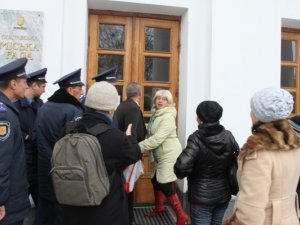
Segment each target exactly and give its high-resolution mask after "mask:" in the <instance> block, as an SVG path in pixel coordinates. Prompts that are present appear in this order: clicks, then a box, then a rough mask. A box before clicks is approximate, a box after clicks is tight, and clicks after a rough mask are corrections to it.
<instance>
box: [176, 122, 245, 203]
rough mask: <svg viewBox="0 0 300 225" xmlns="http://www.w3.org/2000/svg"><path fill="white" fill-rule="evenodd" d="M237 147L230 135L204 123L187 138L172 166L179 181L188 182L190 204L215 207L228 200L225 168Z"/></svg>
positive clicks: (221, 128) (217, 125)
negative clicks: (185, 178)
mask: <svg viewBox="0 0 300 225" xmlns="http://www.w3.org/2000/svg"><path fill="white" fill-rule="evenodd" d="M238 149H239V147H238V144H237V142H236V141H235V139H234V137H233V135H232V134H231V132H230V131H227V130H225V129H224V127H223V126H221V125H220V124H219V122H217V123H203V124H201V125H199V127H198V130H197V131H195V132H194V133H193V134H192V135H190V136H189V138H188V142H187V146H186V148H185V149H184V150H183V152H182V153H181V154H180V156H179V157H178V159H177V161H176V164H175V165H174V172H175V174H176V175H177V177H178V178H180V179H182V178H184V177H186V176H187V178H188V198H189V202H190V203H194V204H200V205H206V206H218V205H222V204H225V203H226V202H228V201H229V200H230V198H231V194H230V188H229V181H228V176H227V171H228V168H229V167H230V164H231V159H232V156H233V152H234V151H238Z"/></svg>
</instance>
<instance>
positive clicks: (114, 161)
mask: <svg viewBox="0 0 300 225" xmlns="http://www.w3.org/2000/svg"><path fill="white" fill-rule="evenodd" d="M117 102H118V93H117V90H116V88H115V87H114V86H113V85H112V84H110V83H108V82H106V81H101V82H96V83H94V84H93V85H92V86H91V87H90V88H89V90H88V92H87V96H86V100H85V103H84V104H85V107H86V111H85V113H84V114H83V116H82V118H81V119H80V120H79V121H78V124H77V125H76V127H75V130H77V131H78V133H86V132H87V130H88V129H92V128H93V127H95V126H97V129H100V130H104V132H103V133H101V134H99V135H97V136H96V137H97V139H98V141H99V143H100V144H101V152H102V155H103V160H104V162H105V167H106V170H107V174H108V176H109V177H110V190H109V194H108V195H107V196H106V197H105V199H104V200H103V201H102V202H101V204H100V205H98V206H69V205H63V210H64V221H63V224H64V225H74V224H77V225H95V224H100V223H101V224H107V225H108V224H114V225H124V224H128V223H129V218H128V205H127V198H126V194H125V191H124V189H123V186H124V177H123V169H124V168H125V167H126V166H128V165H130V164H133V163H135V162H137V161H138V160H139V159H141V157H142V153H141V150H140V148H139V146H138V144H137V142H136V140H135V139H134V138H133V137H132V136H131V124H129V125H128V128H127V130H126V131H125V132H122V131H120V130H119V129H117V128H114V127H113V126H112V124H111V123H112V116H113V114H114V109H115V107H116V104H117ZM99 221H101V222H99Z"/></svg>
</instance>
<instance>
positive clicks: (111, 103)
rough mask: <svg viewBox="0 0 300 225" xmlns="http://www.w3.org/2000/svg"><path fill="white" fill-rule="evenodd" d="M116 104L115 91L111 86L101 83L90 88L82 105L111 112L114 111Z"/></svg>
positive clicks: (116, 94) (116, 96)
mask: <svg viewBox="0 0 300 225" xmlns="http://www.w3.org/2000/svg"><path fill="white" fill-rule="evenodd" d="M117 103H118V92H117V89H116V88H115V87H114V86H113V85H112V84H110V83H108V82H106V81H101V82H96V83H94V84H93V85H92V86H91V87H90V89H89V91H88V93H87V95H86V99H85V103H84V105H85V106H86V107H89V108H92V109H96V110H100V111H111V110H114V109H115V107H116V105H117Z"/></svg>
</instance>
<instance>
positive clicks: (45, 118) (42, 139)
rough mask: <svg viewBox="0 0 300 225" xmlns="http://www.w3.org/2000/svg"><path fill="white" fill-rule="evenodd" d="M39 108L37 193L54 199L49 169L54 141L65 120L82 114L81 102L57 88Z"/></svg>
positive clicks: (37, 119) (37, 126)
mask: <svg viewBox="0 0 300 225" xmlns="http://www.w3.org/2000/svg"><path fill="white" fill-rule="evenodd" d="M48 100H49V101H48V102H46V103H45V104H44V105H43V106H42V107H41V108H40V109H39V110H38V114H37V118H36V137H37V146H38V184H39V195H40V197H42V198H46V199H48V200H51V201H55V196H54V191H53V185H52V179H51V176H50V175H49V173H50V170H51V157H52V152H53V147H54V145H55V142H56V141H57V140H58V139H59V138H60V137H61V136H62V133H63V128H64V126H65V124H66V122H68V121H71V120H76V119H77V118H79V117H81V116H82V110H83V109H82V105H81V103H80V102H79V101H78V100H77V99H76V98H74V97H73V96H71V95H70V94H68V93H67V92H66V91H65V90H63V89H59V90H57V91H56V92H55V93H54V94H53V95H52V96H51V97H50V98H49V99H48Z"/></svg>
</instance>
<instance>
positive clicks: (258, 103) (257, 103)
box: [250, 87, 294, 123]
mask: <svg viewBox="0 0 300 225" xmlns="http://www.w3.org/2000/svg"><path fill="white" fill-rule="evenodd" d="M250 106H251V111H252V113H253V114H254V116H255V117H256V118H257V119H258V120H259V121H261V122H263V123H267V122H271V121H276V120H281V119H286V118H287V117H288V116H289V115H290V114H291V112H292V110H293V106H294V100H293V96H292V95H291V94H290V93H289V92H287V91H286V90H283V89H281V88H272V87H269V88H265V89H262V90H260V91H258V92H256V93H255V94H254V95H253V97H252V99H251V102H250Z"/></svg>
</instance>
